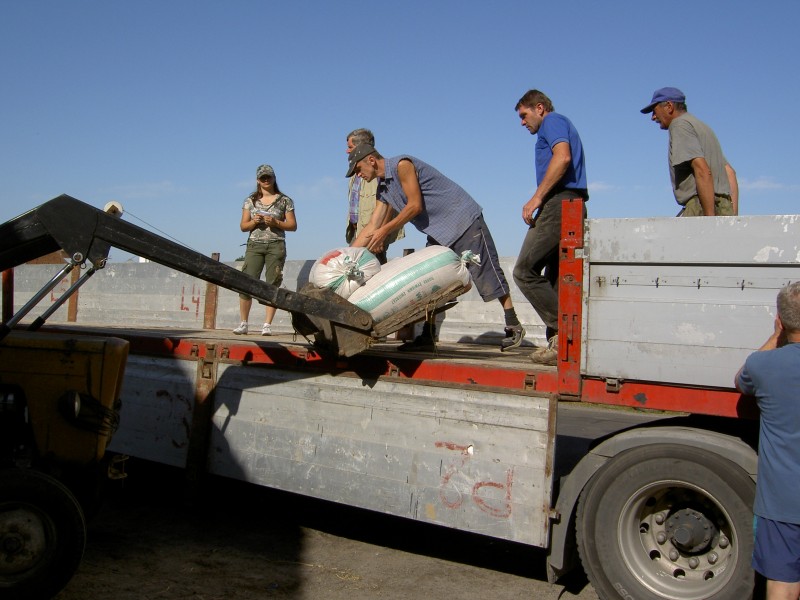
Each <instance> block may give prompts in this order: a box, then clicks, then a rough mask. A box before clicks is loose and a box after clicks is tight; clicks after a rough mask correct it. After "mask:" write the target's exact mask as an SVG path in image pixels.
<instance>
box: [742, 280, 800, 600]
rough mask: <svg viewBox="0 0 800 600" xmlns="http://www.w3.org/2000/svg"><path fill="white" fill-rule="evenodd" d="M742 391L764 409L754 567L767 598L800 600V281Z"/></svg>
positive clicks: (747, 367) (782, 304) (745, 372)
mask: <svg viewBox="0 0 800 600" xmlns="http://www.w3.org/2000/svg"><path fill="white" fill-rule="evenodd" d="M735 383H736V388H737V389H738V390H739V391H740V392H742V393H743V394H746V395H748V396H755V398H756V401H757V402H758V407H759V409H761V424H760V430H759V442H758V480H757V482H756V501H755V506H754V507H753V512H754V513H755V515H756V521H755V549H754V551H753V568H754V569H755V570H756V571H758V572H759V573H761V574H762V575H763V576H764V577H766V579H767V599H768V600H775V599H778V598H782V599H783V598H785V599H791V600H797V598H798V597H800V502H798V500H797V488H796V487H795V485H796V483H797V481H799V480H800V281H795V282H794V283H790V284H789V285H787V286H786V287H784V288H783V289H782V290H781V291H780V292H779V293H778V316H777V317H776V318H775V329H774V331H773V333H772V335H771V336H770V337H769V339H768V340H767V341H766V342H764V345H763V346H761V348H759V349H758V351H757V352H754V353H753V354H751V355H750V356H749V357H748V358H747V360H746V361H745V363H744V366H743V367H742V368H741V369H740V370H739V373H738V374H737V375H736V381H735Z"/></svg>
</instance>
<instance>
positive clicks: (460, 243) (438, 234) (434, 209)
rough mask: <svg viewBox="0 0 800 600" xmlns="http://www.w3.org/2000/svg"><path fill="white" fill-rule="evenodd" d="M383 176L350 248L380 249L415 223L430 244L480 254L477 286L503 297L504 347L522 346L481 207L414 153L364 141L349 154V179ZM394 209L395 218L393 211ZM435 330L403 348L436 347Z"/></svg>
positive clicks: (473, 271)
mask: <svg viewBox="0 0 800 600" xmlns="http://www.w3.org/2000/svg"><path fill="white" fill-rule="evenodd" d="M354 174H355V175H359V176H360V177H361V178H362V179H364V180H365V181H373V180H375V179H378V182H379V183H378V203H377V205H376V207H375V210H374V211H373V213H372V219H371V220H370V222H369V224H368V225H366V226H365V227H364V228H363V229H362V230H361V232H360V233H359V234H358V236H357V237H356V239H355V240H353V242H352V243H351V246H359V247H361V246H366V247H367V248H368V249H369V250H370V251H371V252H381V251H382V250H384V248H385V247H386V243H387V240H388V239H390V236H391V234H392V233H393V232H395V231H397V230H398V229H400V228H401V227H403V225H405V224H406V223H411V224H412V225H414V227H416V228H417V229H419V230H420V231H421V232H422V233H424V234H425V235H427V236H428V245H429V246H430V245H440V246H447V247H448V248H450V249H451V250H453V251H454V252H455V253H456V254H458V255H459V256H460V255H461V253H462V252H464V251H465V250H471V251H472V252H473V253H474V254H477V255H480V257H481V264H480V265H473V264H470V265H469V266H468V268H469V270H470V275H471V276H472V281H473V283H474V284H475V288H476V289H477V290H478V293H479V294H480V295H481V298H483V300H484V301H485V302H489V301H490V300H495V299H496V300H499V302H500V304H501V305H502V306H503V311H504V313H505V323H506V327H505V333H506V336H505V338H504V339H503V340H502V342H501V346H500V349H501V350H510V349H512V348H516V347H518V346H519V345H520V344H521V343H522V338H523V337H524V336H525V329H523V327H522V325H521V324H520V322H519V319H518V318H517V313H516V311H515V310H514V304H513V302H512V301H511V294H510V288H509V286H508V282H507V281H506V278H505V275H504V274H503V270H502V269H501V268H500V262H499V259H498V257H497V249H496V248H495V245H494V240H493V239H492V234H491V233H490V232H489V228H488V227H487V226H486V223H485V222H484V220H483V211H482V209H481V207H480V205H479V204H478V203H477V202H475V200H474V199H473V198H472V196H470V195H469V194H468V193H467V192H466V191H465V190H464V188H462V187H461V186H459V185H458V184H457V183H455V182H454V181H452V180H451V179H448V178H447V177H445V176H444V175H442V174H441V173H440V172H439V171H437V170H436V169H434V168H433V167H432V166H431V165H429V164H428V163H426V162H424V161H422V160H420V159H418V158H415V157H413V156H409V155H401V156H395V157H393V158H384V157H383V156H381V154H380V153H379V152H378V151H377V150H375V148H374V147H373V146H371V145H369V144H360V145H359V146H358V147H356V148H355V149H354V150H353V151H352V152H351V153H350V156H349V168H348V170H347V177H352V176H353V175H354ZM390 208H391V209H394V216H392V214H393V213H392V211H391V210H390ZM434 336H435V332H434V330H433V328H432V327H431V326H430V325H429V324H428V323H426V324H425V326H424V328H423V331H422V334H421V335H420V336H419V337H417V338H416V339H415V340H414V341H412V342H409V343H408V344H407V345H405V344H404V346H401V349H403V350H428V349H433V347H434Z"/></svg>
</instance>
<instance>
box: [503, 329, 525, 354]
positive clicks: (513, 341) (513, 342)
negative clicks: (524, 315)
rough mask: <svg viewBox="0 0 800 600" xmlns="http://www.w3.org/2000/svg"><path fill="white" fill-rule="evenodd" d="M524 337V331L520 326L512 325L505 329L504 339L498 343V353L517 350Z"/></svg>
mask: <svg viewBox="0 0 800 600" xmlns="http://www.w3.org/2000/svg"><path fill="white" fill-rule="evenodd" d="M524 337H525V329H524V328H523V327H522V325H513V326H511V327H506V337H504V338H503V339H502V341H501V342H500V352H505V351H506V350H512V349H514V348H519V345H520V344H521V343H522V338H524Z"/></svg>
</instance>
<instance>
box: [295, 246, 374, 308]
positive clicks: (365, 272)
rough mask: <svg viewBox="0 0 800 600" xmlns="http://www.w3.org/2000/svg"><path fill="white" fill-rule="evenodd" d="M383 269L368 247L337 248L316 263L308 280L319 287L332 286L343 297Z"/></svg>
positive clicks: (346, 296) (347, 296) (348, 295)
mask: <svg viewBox="0 0 800 600" xmlns="http://www.w3.org/2000/svg"><path fill="white" fill-rule="evenodd" d="M380 270H381V263H380V262H379V261H378V259H377V258H376V257H375V255H374V254H373V253H372V252H370V251H369V250H367V249H366V248H351V247H349V246H348V247H345V248H336V249H334V250H330V251H328V252H326V253H325V255H324V256H323V257H322V258H320V259H319V260H318V261H317V262H315V263H314V266H312V267H311V273H310V275H309V276H308V280H309V281H310V282H311V283H313V284H314V285H316V286H317V287H321V288H323V287H326V288H330V289H331V290H333V291H334V292H336V293H337V294H338V295H339V296H341V297H342V298H345V299H347V298H349V297H350V295H351V294H352V293H353V292H355V291H356V290H357V289H359V288H360V287H361V286H363V285H364V284H365V283H366V282H367V281H369V280H370V279H371V278H372V277H373V276H375V275H377V274H378V273H379V272H380Z"/></svg>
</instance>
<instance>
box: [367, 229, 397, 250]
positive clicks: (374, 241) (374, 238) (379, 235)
mask: <svg viewBox="0 0 800 600" xmlns="http://www.w3.org/2000/svg"><path fill="white" fill-rule="evenodd" d="M391 233H392V231H391V229H388V228H386V227H379V228H378V229H376V230H375V231H374V232H373V233H372V235H370V236H369V241H368V242H367V250H369V251H370V252H372V253H373V254H378V253H380V252H383V251H384V250H386V238H388V237H389V235H390V234H391Z"/></svg>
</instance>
